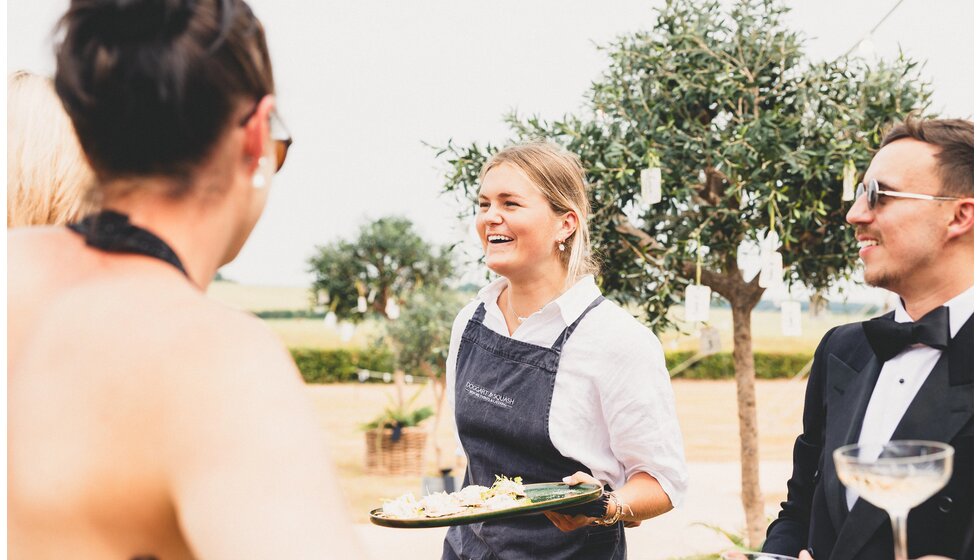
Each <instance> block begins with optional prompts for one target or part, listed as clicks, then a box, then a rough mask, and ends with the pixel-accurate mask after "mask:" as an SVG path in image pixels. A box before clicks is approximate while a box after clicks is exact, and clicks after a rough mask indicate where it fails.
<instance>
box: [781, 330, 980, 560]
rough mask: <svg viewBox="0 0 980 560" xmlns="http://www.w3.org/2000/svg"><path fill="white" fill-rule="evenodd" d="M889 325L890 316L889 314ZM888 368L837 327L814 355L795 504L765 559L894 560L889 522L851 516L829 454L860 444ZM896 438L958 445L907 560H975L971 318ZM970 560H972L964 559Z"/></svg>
mask: <svg viewBox="0 0 980 560" xmlns="http://www.w3.org/2000/svg"><path fill="white" fill-rule="evenodd" d="M888 317H891V315H888ZM880 372H881V362H879V361H878V358H877V357H875V355H874V353H873V352H872V351H871V346H870V345H869V344H868V340H867V338H866V337H865V336H864V331H863V330H862V328H861V324H860V323H852V324H848V325H842V326H840V327H837V328H835V329H833V330H831V331H830V332H828V333H827V334H826V336H824V338H823V340H822V341H821V342H820V346H819V347H817V351H816V354H815V355H814V359H813V368H812V369H811V371H810V379H809V382H808V384H807V389H806V400H805V403H804V409H803V434H802V435H800V436H799V437H798V438H797V439H796V444H795V446H794V448H793V476H792V478H790V480H789V482H788V484H787V486H788V487H789V495H788V497H787V499H786V501H785V502H783V503H782V510H781V511H780V512H779V516H778V518H777V519H776V520H775V521H774V522H773V523H772V525H770V526H769V531H768V534H767V538H766V542H765V545H764V546H763V550H764V551H766V552H772V553H778V554H785V555H788V556H793V557H796V556H797V555H798V554H799V552H800V551H801V550H803V549H807V548H809V549H811V550H812V552H813V555H814V558H815V559H816V560H878V559H881V560H886V559H887V560H891V559H893V558H894V546H893V544H892V530H891V523H890V522H889V520H888V515H887V514H886V513H885V512H884V511H883V510H880V509H878V508H876V507H875V506H873V505H871V504H869V503H868V502H866V501H864V500H862V499H858V501H857V503H855V504H854V508H853V509H852V510H851V511H850V512H848V510H847V502H846V499H845V494H844V492H845V488H844V486H843V485H842V484H841V483H840V480H839V479H838V478H837V473H836V470H835V469H834V462H833V458H832V454H833V452H834V450H835V449H837V448H838V447H841V446H842V445H847V444H849V443H855V442H857V438H858V434H859V432H860V430H861V424H862V422H863V420H864V411H865V410H866V408H867V405H868V401H869V400H870V398H871V392H872V390H873V389H874V386H875V382H876V381H877V380H878V374H879V373H880ZM891 439H893V440H898V439H922V440H931V441H941V442H946V443H949V444H950V445H952V446H953V447H954V449H955V454H954V456H953V476H952V478H951V479H950V482H949V484H948V485H947V486H946V487H945V488H943V489H942V490H941V491H940V492H939V493H938V494H936V495H935V496H933V497H932V498H930V499H928V500H926V501H925V502H923V503H922V504H921V505H919V506H918V507H916V508H914V509H913V510H912V512H911V513H910V514H909V518H908V549H909V558H918V557H919V556H923V555H925V554H940V555H943V556H948V557H951V558H959V557H968V558H971V559H972V557H973V317H972V316H971V317H970V319H969V320H968V321H967V322H966V324H965V325H963V327H962V328H961V329H960V331H959V332H958V333H957V334H956V337H955V338H954V339H953V340H952V341H951V342H950V346H949V348H947V350H946V351H945V352H943V354H942V357H941V358H940V359H939V362H938V363H937V364H936V366H935V368H934V369H933V370H932V372H930V373H929V376H928V378H927V379H926V381H925V383H924V384H923V385H922V388H921V389H919V392H918V394H916V396H915V398H914V399H913V400H912V404H911V405H910V406H909V408H908V411H907V412H906V413H905V416H903V417H902V419H901V421H900V422H899V424H898V427H897V428H896V429H895V433H894V434H893V435H892V437H891ZM965 555H968V556H965Z"/></svg>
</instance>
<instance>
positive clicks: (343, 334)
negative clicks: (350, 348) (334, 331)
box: [340, 321, 354, 342]
mask: <svg viewBox="0 0 980 560" xmlns="http://www.w3.org/2000/svg"><path fill="white" fill-rule="evenodd" d="M352 338H354V324H353V323H348V322H347V321H344V322H343V323H341V324H340V340H341V342H350V339H352Z"/></svg>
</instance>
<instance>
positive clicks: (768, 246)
mask: <svg viewBox="0 0 980 560" xmlns="http://www.w3.org/2000/svg"><path fill="white" fill-rule="evenodd" d="M779 245H780V243H779V234H778V233H776V232H775V231H773V230H769V233H767V234H766V238H765V239H763V240H762V252H763V253H775V252H776V251H778V250H779Z"/></svg>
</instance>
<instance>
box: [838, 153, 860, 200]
mask: <svg viewBox="0 0 980 560" xmlns="http://www.w3.org/2000/svg"><path fill="white" fill-rule="evenodd" d="M856 185H857V169H855V168H854V162H853V161H848V162H847V163H845V164H844V180H843V185H842V186H843V189H844V191H843V193H842V194H841V199H842V200H844V201H851V200H854V187H855V186H856Z"/></svg>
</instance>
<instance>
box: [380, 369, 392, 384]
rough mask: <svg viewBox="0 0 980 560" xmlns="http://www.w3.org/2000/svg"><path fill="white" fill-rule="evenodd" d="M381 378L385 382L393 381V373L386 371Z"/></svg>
mask: <svg viewBox="0 0 980 560" xmlns="http://www.w3.org/2000/svg"><path fill="white" fill-rule="evenodd" d="M381 380H382V381H384V382H385V383H391V374H390V373H388V372H387V371H386V372H385V373H384V375H382V376H381Z"/></svg>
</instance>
